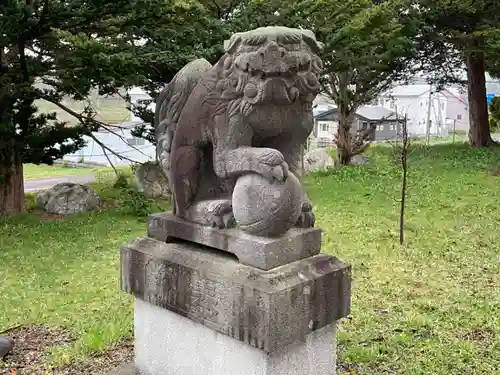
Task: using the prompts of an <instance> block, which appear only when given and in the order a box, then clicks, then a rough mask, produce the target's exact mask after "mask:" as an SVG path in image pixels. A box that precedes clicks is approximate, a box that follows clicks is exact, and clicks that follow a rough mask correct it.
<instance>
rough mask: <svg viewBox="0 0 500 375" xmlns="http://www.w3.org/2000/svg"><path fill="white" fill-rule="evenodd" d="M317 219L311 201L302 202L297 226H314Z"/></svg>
mask: <svg viewBox="0 0 500 375" xmlns="http://www.w3.org/2000/svg"><path fill="white" fill-rule="evenodd" d="M315 221H316V217H315V216H314V212H312V206H311V203H309V202H304V203H302V212H301V214H300V216H299V219H298V220H297V223H296V224H295V226H296V227H298V228H313V227H314V223H315Z"/></svg>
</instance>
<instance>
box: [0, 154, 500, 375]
mask: <svg viewBox="0 0 500 375" xmlns="http://www.w3.org/2000/svg"><path fill="white" fill-rule="evenodd" d="M391 152H392V149H391V148H390V147H384V146H377V147H373V148H372V149H371V150H370V152H369V155H368V156H370V157H371V158H372V163H371V164H369V165H365V166H357V167H347V168H344V169H341V170H334V171H330V172H328V173H319V174H314V175H310V176H308V177H307V179H306V184H307V186H308V190H309V192H310V196H311V198H312V200H313V203H314V206H315V211H316V214H317V218H318V220H317V225H318V226H319V227H321V228H323V229H324V248H323V250H324V252H327V253H329V254H332V255H336V256H338V257H339V258H341V259H343V260H345V261H347V262H349V263H351V264H352V266H353V290H352V311H351V315H350V316H349V317H348V318H346V319H344V320H343V322H342V324H341V327H340V333H339V362H340V364H341V365H342V368H344V369H347V370H348V372H346V373H348V374H366V375H368V374H370V375H382V374H387V375H389V374H391V375H392V374H398V375H402V374H404V375H424V374H425V375H428V374H432V375H449V374H460V375H462V374H463V375H469V374H481V375H483V374H499V373H500V372H499V371H500V313H499V311H500V209H499V202H500V177H498V176H495V173H490V172H491V171H492V169H493V168H496V169H497V171H496V172H500V169H499V168H500V149H496V150H471V149H469V148H468V147H467V146H465V145H439V146H432V147H429V148H425V147H419V148H417V149H416V150H415V151H414V152H413V153H412V154H411V157H410V174H409V189H410V190H409V198H408V206H407V230H406V236H407V243H406V244H405V246H399V244H398V212H399V205H398V202H397V201H396V200H397V198H398V196H399V186H400V180H399V178H400V171H399V168H398V166H397V163H396V162H395V161H394V159H395V158H394V157H393V156H392V155H391ZM496 174H500V173H496ZM106 194H107V195H111V194H113V192H112V191H110V190H109V191H108V192H107V193H106ZM145 230H146V225H145V222H144V220H142V219H137V218H134V217H132V216H129V215H125V214H124V213H123V212H121V211H116V210H111V209H110V210H107V211H101V212H96V213H92V214H82V215H75V216H72V217H70V218H67V219H64V220H62V219H59V220H46V219H41V218H39V217H37V216H35V215H23V216H19V217H16V218H7V219H6V218H3V219H0V231H1V236H0V249H1V254H2V262H1V266H0V280H2V283H1V284H0V295H1V296H2V298H1V299H0V330H1V329H2V328H7V327H9V326H14V325H16V324H20V323H27V322H36V323H49V324H54V325H63V326H65V327H69V328H70V329H71V330H72V331H73V332H74V333H75V336H76V337H77V341H75V342H74V343H72V344H71V345H69V346H66V347H61V348H59V349H57V350H54V351H52V352H51V353H50V355H49V356H48V358H47V361H49V362H52V363H54V364H55V365H61V364H63V363H68V362H70V361H74V360H76V359H78V358H81V357H83V356H87V355H90V354H91V353H92V352H94V351H100V350H102V349H104V348H106V347H108V346H110V345H113V343H116V342H117V341H119V340H121V339H123V338H125V337H130V335H131V329H132V307H131V299H130V298H129V297H128V296H127V295H125V294H124V293H121V292H119V282H118V258H119V247H120V245H121V244H122V243H124V242H126V241H128V240H131V239H133V238H135V237H137V236H141V235H143V234H144V233H145ZM347 370H346V371H347Z"/></svg>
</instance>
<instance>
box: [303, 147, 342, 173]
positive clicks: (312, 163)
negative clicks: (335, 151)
mask: <svg viewBox="0 0 500 375" xmlns="http://www.w3.org/2000/svg"><path fill="white" fill-rule="evenodd" d="M333 167H335V159H334V158H333V157H332V155H330V149H329V148H326V147H325V148H317V149H315V150H311V151H309V152H308V153H306V154H305V155H304V172H306V173H308V172H316V171H322V170H326V169H328V168H333Z"/></svg>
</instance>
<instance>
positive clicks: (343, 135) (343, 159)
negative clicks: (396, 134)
mask: <svg viewBox="0 0 500 375" xmlns="http://www.w3.org/2000/svg"><path fill="white" fill-rule="evenodd" d="M351 148H352V139H351V124H350V122H349V113H348V109H347V106H346V105H345V104H341V105H340V106H339V127H338V129H337V159H338V162H339V164H340V165H348V164H349V163H350V162H351V158H352V152H351Z"/></svg>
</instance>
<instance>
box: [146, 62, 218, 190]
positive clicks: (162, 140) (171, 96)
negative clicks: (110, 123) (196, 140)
mask: <svg viewBox="0 0 500 375" xmlns="http://www.w3.org/2000/svg"><path fill="white" fill-rule="evenodd" d="M211 68H212V65H211V64H210V63H209V62H208V61H207V60H205V59H197V60H194V61H192V62H190V63H189V64H186V65H185V66H184V67H183V68H182V69H181V70H180V71H179V72H178V73H177V74H176V75H175V76H174V78H173V79H172V81H170V83H169V84H168V85H167V86H166V87H165V88H164V89H163V90H162V91H161V92H160V94H159V95H158V98H157V99H156V109H155V133H156V154H157V156H158V160H159V162H160V165H161V167H162V169H163V172H164V173H165V175H166V176H167V178H168V181H169V185H170V187H171V188H172V183H171V182H170V181H171V179H170V151H171V147H172V141H173V139H174V134H175V129H176V126H177V121H178V120H179V116H180V114H181V112H182V109H183V108H184V106H185V105H186V102H187V100H188V98H189V96H190V95H191V93H192V92H193V90H194V88H195V87H196V84H197V83H198V81H199V80H200V78H201V76H202V74H203V73H204V72H206V71H207V70H209V69H211Z"/></svg>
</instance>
